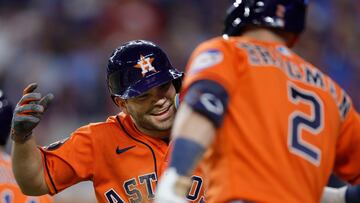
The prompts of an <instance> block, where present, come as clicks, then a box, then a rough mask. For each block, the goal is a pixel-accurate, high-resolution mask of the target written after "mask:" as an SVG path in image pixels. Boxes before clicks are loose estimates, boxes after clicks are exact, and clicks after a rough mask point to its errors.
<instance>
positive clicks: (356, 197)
mask: <svg viewBox="0 0 360 203" xmlns="http://www.w3.org/2000/svg"><path fill="white" fill-rule="evenodd" d="M357 202H360V185H357V186H351V185H349V186H345V187H342V188H330V187H326V188H325V189H324V193H323V196H322V200H321V203H357Z"/></svg>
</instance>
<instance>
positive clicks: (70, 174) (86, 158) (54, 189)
mask: <svg viewBox="0 0 360 203" xmlns="http://www.w3.org/2000/svg"><path fill="white" fill-rule="evenodd" d="M93 146H94V145H93V141H92V139H91V128H90V127H89V126H84V127H82V128H79V129H78V130H76V131H75V132H74V133H73V134H72V135H71V136H70V137H69V139H65V140H63V141H59V142H55V143H53V144H51V145H49V146H48V147H43V148H40V150H41V152H42V158H43V167H44V176H45V180H46V183H47V185H48V188H49V190H50V194H52V195H53V194H56V193H58V192H60V191H62V190H64V189H65V188H67V187H70V186H72V185H74V184H76V183H78V182H80V181H85V180H91V179H92V176H93V171H94V163H95V161H94V160H93V159H94V158H93V157H94V148H93Z"/></svg>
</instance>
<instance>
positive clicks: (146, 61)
mask: <svg viewBox="0 0 360 203" xmlns="http://www.w3.org/2000/svg"><path fill="white" fill-rule="evenodd" d="M154 60H155V58H154V57H149V56H145V57H144V56H143V55H140V59H139V61H138V63H137V64H136V65H135V66H134V67H135V68H141V70H142V71H141V73H142V75H143V76H145V74H146V73H147V72H150V71H152V72H157V71H156V69H155V67H154V66H153V65H152V62H153V61H154Z"/></svg>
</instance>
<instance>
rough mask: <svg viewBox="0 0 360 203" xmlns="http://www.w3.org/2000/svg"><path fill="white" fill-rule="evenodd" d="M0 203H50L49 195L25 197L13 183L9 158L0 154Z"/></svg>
mask: <svg viewBox="0 0 360 203" xmlns="http://www.w3.org/2000/svg"><path fill="white" fill-rule="evenodd" d="M0 202H1V203H52V202H53V201H52V198H51V197H50V196H49V195H44V196H40V197H31V196H25V195H24V194H23V193H22V192H21V190H20V188H19V186H18V185H17V183H16V181H15V177H14V174H13V173H12V170H11V158H10V156H9V155H8V154H6V153H4V152H0Z"/></svg>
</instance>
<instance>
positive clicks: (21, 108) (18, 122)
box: [11, 83, 54, 143]
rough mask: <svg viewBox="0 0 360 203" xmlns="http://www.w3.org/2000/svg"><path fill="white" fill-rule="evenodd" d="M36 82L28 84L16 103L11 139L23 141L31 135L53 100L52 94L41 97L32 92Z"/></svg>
mask: <svg viewBox="0 0 360 203" xmlns="http://www.w3.org/2000/svg"><path fill="white" fill-rule="evenodd" d="M36 88H37V84H36V83H31V84H29V85H28V86H27V87H26V88H25V89H24V91H23V96H22V98H21V99H20V101H19V102H18V103H17V105H16V107H15V110H14V115H13V119H12V124H11V139H13V140H14V141H15V142H18V143H24V142H25V141H26V140H28V139H29V138H30V137H31V135H32V130H33V129H34V128H35V127H36V126H37V125H38V124H39V122H40V120H41V117H42V115H43V114H44V112H45V111H46V109H47V108H48V106H49V104H50V102H51V101H52V100H53V98H54V95H53V94H51V93H50V94H47V95H46V96H44V97H42V96H41V94H40V93H38V92H34V90H35V89H36Z"/></svg>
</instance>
